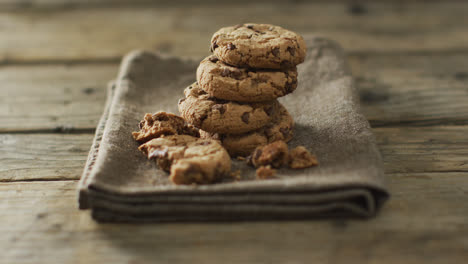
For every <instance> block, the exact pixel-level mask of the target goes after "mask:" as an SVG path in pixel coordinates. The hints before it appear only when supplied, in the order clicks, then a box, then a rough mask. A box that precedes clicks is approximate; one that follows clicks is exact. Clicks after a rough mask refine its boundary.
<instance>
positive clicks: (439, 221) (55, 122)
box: [0, 0, 468, 264]
mask: <svg viewBox="0 0 468 264" xmlns="http://www.w3.org/2000/svg"><path fill="white" fill-rule="evenodd" d="M207 2H208V3H206V4H201V5H199V6H190V2H189V1H185V2H183V3H178V4H172V5H168V4H161V5H158V4H155V3H151V2H150V1H144V0H139V1H130V0H127V1H124V0H120V1H111V0H100V1H98V0H96V1H85V0H67V1H59V0H36V1H14V0H4V1H2V2H1V3H0V36H1V38H0V86H1V88H0V181H1V182H0V223H1V225H0V231H1V236H0V263H155V262H158V263H360V264H361V263H466V261H467V258H468V17H467V14H468V3H463V2H461V1H440V2H437V1H431V2H429V3H423V2H421V1H416V0H412V1H390V0H387V1H383V2H380V3H372V2H367V3H363V4H359V5H349V4H348V3H347V2H345V1H338V0H336V1H331V2H326V1H315V2H312V3H300V2H297V3H295V4H282V3H281V1H277V2H275V3H269V2H267V1H256V2H255V4H253V5H248V2H254V1H233V2H231V3H229V4H222V5H220V4H219V3H218V4H217V5H216V6H213V5H212V3H216V2H219V1H207ZM209 2H211V4H210V3H209ZM247 21H265V22H270V23H273V24H280V25H283V26H284V27H287V28H290V29H293V30H296V31H298V32H300V33H303V34H306V33H311V32H315V33H317V34H320V35H323V36H327V37H330V38H333V39H335V40H337V41H339V42H340V43H341V44H342V45H343V46H344V47H345V49H346V50H347V51H348V54H349V61H350V64H351V67H352V70H353V74H354V76H355V78H356V83H357V85H358V86H359V88H360V91H361V99H362V105H363V110H364V112H365V114H366V116H367V117H368V119H369V120H370V122H371V124H372V126H373V130H374V132H375V135H376V136H377V139H378V142H379V146H380V150H381V152H382V154H383V158H384V163H385V172H386V175H387V178H388V181H389V188H390V190H391V192H392V198H391V200H390V201H389V202H388V203H387V204H386V205H385V207H384V208H383V210H382V211H381V212H380V214H379V215H378V216H377V217H376V218H375V219H369V220H347V219H323V220H314V221H293V222H254V223H251V222H243V223H183V224H175V223H166V224H145V225H130V224H97V223H95V222H94V221H93V220H92V219H91V217H90V215H89V212H87V211H79V210H78V209H77V203H76V190H75V188H76V185H77V181H78V179H79V177H80V175H81V172H82V169H83V166H84V163H85V159H86V156H87V153H88V150H89V147H90V144H91V140H92V139H93V132H94V128H95V125H96V123H97V120H98V118H99V116H100V115H101V111H102V109H103V102H104V97H105V86H106V83H107V82H108V81H109V80H111V79H112V78H114V77H115V76H116V73H117V70H118V65H119V62H120V59H121V57H122V55H123V54H125V53H126V52H128V51H130V50H132V49H135V48H148V49H152V50H159V51H162V52H166V53H171V54H174V55H179V56H192V57H200V56H203V55H206V54H208V44H209V38H210V36H211V34H212V33H213V32H214V31H215V30H216V29H217V28H219V27H221V26H223V25H230V24H237V23H239V22H247Z"/></svg>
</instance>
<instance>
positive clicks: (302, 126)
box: [78, 36, 388, 222]
mask: <svg viewBox="0 0 468 264" xmlns="http://www.w3.org/2000/svg"><path fill="white" fill-rule="evenodd" d="M306 42H307V45H308V55H307V58H306V60H305V62H304V63H303V64H301V65H300V66H299V67H298V72H299V85H298V88H297V89H296V91H295V92H294V93H292V94H290V95H288V96H285V97H283V98H281V99H280V102H281V103H283V104H284V105H285V106H286V108H287V109H288V110H289V112H290V113H291V115H292V116H293V118H294V120H295V133H294V138H293V140H292V141H291V142H290V143H289V145H290V147H295V146H298V145H303V146H305V147H306V148H307V149H309V150H311V151H312V152H313V153H315V154H316V155H317V158H318V161H319V162H320V166H318V167H313V168H308V169H301V170H292V169H280V170H279V171H278V173H277V178H275V179H270V180H256V179H255V170H254V169H253V168H251V167H249V166H247V165H246V164H245V162H242V161H237V160H233V170H240V171H241V180H238V181H236V180H234V179H227V178H226V179H224V180H223V181H222V182H220V183H217V184H212V185H198V186H197V185H190V186H177V185H174V184H172V183H171V182H170V181H169V180H168V174H167V173H166V172H164V171H162V170H160V169H158V168H157V166H156V163H155V162H154V161H152V160H147V159H146V157H145V156H144V155H143V154H142V153H140V152H139V151H138V149H137V147H138V144H137V143H136V142H135V140H134V139H133V137H132V135H131V132H132V131H135V130H137V129H138V127H137V126H138V123H139V121H140V120H141V118H142V117H143V115H144V114H145V113H153V112H157V111H161V110H163V111H168V112H172V113H176V114H177V113H178V111H177V101H178V99H179V98H182V97H183V90H184V88H185V87H186V86H188V85H189V84H191V83H192V82H193V81H194V79H195V71H196V67H197V65H198V62H196V61H188V60H182V59H179V58H170V57H164V56H161V55H157V54H154V53H151V52H146V51H135V52H131V53H130V54H129V55H127V56H126V57H125V58H124V60H123V62H122V65H121V68H120V72H119V75H118V78H117V79H116V81H115V83H114V85H113V86H112V87H111V88H110V89H109V90H108V99H107V103H106V106H105V110H104V114H103V116H102V118H101V120H100V122H99V125H98V127H97V130H96V136H95V140H94V142H93V145H92V147H91V151H90V153H89V156H88V161H87V163H86V167H85V169H84V173H83V176H82V178H81V181H80V184H79V187H78V188H79V206H80V208H81V209H91V211H92V216H93V217H94V219H96V220H98V221H126V222H142V221H198V220H200V221H205V220H254V219H297V218H302V219H304V218H311V217H317V216H319V217H323V216H337V215H345V216H363V217H369V216H373V215H375V213H376V211H377V210H378V208H380V207H381V205H382V204H383V202H384V201H385V200H386V199H387V198H388V192H387V190H386V188H385V184H384V174H383V169H382V159H381V156H380V153H379V151H378V149H377V146H376V142H375V139H374V136H373V134H372V132H371V129H370V126H369V123H368V122H367V120H366V118H365V117H364V116H363V115H362V114H361V111H360V106H359V96H358V91H357V89H356V88H355V86H354V84H353V79H352V77H351V73H350V70H349V68H348V66H347V64H346V59H345V55H344V53H343V51H342V49H341V48H340V47H339V45H337V44H336V43H335V42H333V41H330V40H327V39H324V38H320V37H315V36H309V37H306Z"/></svg>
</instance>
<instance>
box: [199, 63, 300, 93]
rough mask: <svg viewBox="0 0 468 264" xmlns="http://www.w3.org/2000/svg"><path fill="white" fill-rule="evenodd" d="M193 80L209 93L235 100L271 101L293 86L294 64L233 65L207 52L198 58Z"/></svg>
mask: <svg viewBox="0 0 468 264" xmlns="http://www.w3.org/2000/svg"><path fill="white" fill-rule="evenodd" d="M197 81H198V84H199V85H200V87H201V88H202V89H203V90H204V91H206V92H207V93H208V94H209V95H211V96H213V97H216V98H219V99H225V100H232V101H239V102H262V101H271V100H274V99H276V98H278V97H281V96H284V95H286V94H289V93H291V92H293V91H294V90H295V89H296V87H297V69H296V67H293V68H290V69H287V70H282V71H274V70H256V69H247V68H236V67H232V66H230V65H227V64H225V63H224V62H222V61H221V60H219V59H218V58H216V56H214V55H211V56H208V57H207V58H205V59H204V60H202V61H201V62H200V65H199V66H198V68H197Z"/></svg>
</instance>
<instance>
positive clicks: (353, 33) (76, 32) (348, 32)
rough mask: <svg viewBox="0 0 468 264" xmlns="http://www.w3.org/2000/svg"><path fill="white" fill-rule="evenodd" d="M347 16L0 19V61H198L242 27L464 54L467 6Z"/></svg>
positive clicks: (176, 9)
mask: <svg viewBox="0 0 468 264" xmlns="http://www.w3.org/2000/svg"><path fill="white" fill-rule="evenodd" d="M350 10H352V9H349V8H347V4H345V3H329V4H324V3H296V4H290V3H276V4H269V5H265V4H262V3H252V4H250V5H249V7H248V8H247V7H246V5H245V4H243V3H236V2H230V3H228V4H223V5H216V6H214V5H197V6H193V5H174V6H169V5H161V6H158V5H155V6H129V7H126V8H120V7H117V8H116V7H107V6H106V7H101V8H69V9H45V10H39V11H34V9H32V10H29V9H28V10H19V11H15V12H13V13H12V12H2V13H0V22H1V24H2V27H0V35H1V36H2V38H1V39H0V51H1V52H0V61H3V62H5V63H7V62H12V61H13V62H20V61H44V60H46V61H50V60H74V59H79V60H82V59H109V58H112V59H116V58H119V57H121V56H122V55H123V54H125V53H126V52H128V51H129V50H131V49H135V48H147V49H153V50H159V51H162V52H169V53H172V54H175V55H179V56H181V55H182V56H187V55H188V56H202V55H206V54H207V53H208V44H209V39H210V37H211V35H212V34H213V33H214V32H215V31H216V30H217V29H218V28H220V27H221V26H225V25H233V24H238V23H241V22H248V21H256V22H269V23H273V24H279V25H283V26H284V27H286V28H290V29H292V30H295V31H298V32H300V33H303V34H306V33H316V34H320V35H323V36H326V37H329V38H332V39H336V40H337V41H339V42H340V43H341V44H342V45H343V46H344V47H345V48H346V49H347V50H348V51H350V52H400V51H402V52H427V51H442V52H446V51H454V50H463V51H467V45H466V44H467V43H468V34H467V33H468V27H467V26H466V22H465V21H466V13H467V12H468V3H463V2H459V1H457V2H447V1H444V2H432V3H407V2H403V1H401V2H399V3H398V4H393V3H367V4H366V7H365V11H364V12H358V14H359V15H356V14H355V13H354V12H352V11H350Z"/></svg>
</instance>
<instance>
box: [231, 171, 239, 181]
mask: <svg viewBox="0 0 468 264" xmlns="http://www.w3.org/2000/svg"><path fill="white" fill-rule="evenodd" d="M231 177H232V178H233V179H234V180H236V181H240V180H241V171H240V170H236V171H233V172H231Z"/></svg>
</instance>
